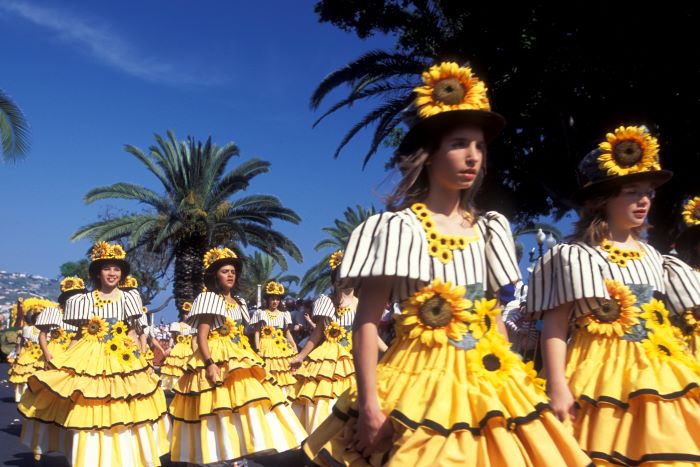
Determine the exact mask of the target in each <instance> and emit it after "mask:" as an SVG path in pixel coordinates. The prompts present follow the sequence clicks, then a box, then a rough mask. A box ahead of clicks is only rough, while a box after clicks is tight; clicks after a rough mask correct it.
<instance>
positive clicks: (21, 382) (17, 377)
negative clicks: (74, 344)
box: [8, 326, 44, 402]
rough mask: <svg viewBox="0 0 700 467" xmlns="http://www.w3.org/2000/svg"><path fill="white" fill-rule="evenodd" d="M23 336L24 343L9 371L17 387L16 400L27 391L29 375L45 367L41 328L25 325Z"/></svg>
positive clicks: (10, 378)
mask: <svg viewBox="0 0 700 467" xmlns="http://www.w3.org/2000/svg"><path fill="white" fill-rule="evenodd" d="M22 338H23V340H24V344H23V345H22V347H21V349H20V351H19V355H18V356H17V358H15V360H14V361H13V362H12V366H11V367H10V370H9V371H8V376H9V381H10V383H11V384H12V385H14V387H15V402H19V401H20V399H21V398H22V394H24V391H26V389H27V381H28V380H29V377H30V376H31V375H33V374H34V373H35V372H36V371H37V370H40V369H43V368H44V353H43V352H42V351H41V347H39V329H38V328H36V327H35V326H24V327H23V328H22Z"/></svg>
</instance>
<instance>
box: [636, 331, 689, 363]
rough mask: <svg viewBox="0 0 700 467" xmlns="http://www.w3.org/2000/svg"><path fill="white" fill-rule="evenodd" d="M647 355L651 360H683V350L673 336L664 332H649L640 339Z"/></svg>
mask: <svg viewBox="0 0 700 467" xmlns="http://www.w3.org/2000/svg"><path fill="white" fill-rule="evenodd" d="M642 346H644V350H645V351H646V354H647V357H649V358H650V359H652V360H655V359H659V360H662V361H666V360H676V359H679V360H684V358H683V356H684V352H683V349H682V348H681V346H680V345H679V344H678V342H676V340H675V338H673V337H671V336H669V335H666V334H656V333H654V332H650V333H649V334H647V338H646V339H644V340H643V341H642Z"/></svg>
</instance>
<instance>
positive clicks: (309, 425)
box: [293, 339, 355, 433]
mask: <svg viewBox="0 0 700 467" xmlns="http://www.w3.org/2000/svg"><path fill="white" fill-rule="evenodd" d="M296 378H297V381H298V382H297V386H296V391H295V392H296V400H295V401H294V405H293V407H294V411H295V412H296V414H297V416H298V417H299V420H301V422H302V424H303V425H304V428H306V431H308V432H309V433H311V432H313V431H314V430H315V429H316V428H318V427H319V425H320V424H321V423H322V422H323V421H324V420H325V419H326V418H328V417H329V416H330V414H331V409H332V408H333V405H335V402H336V400H337V399H338V397H340V395H341V394H343V393H344V392H345V391H346V390H348V389H350V388H351V387H352V385H353V384H354V382H355V365H354V364H353V360H352V355H351V354H350V352H349V351H348V350H347V348H346V347H343V346H342V345H341V344H340V343H338V342H331V341H329V340H327V339H326V340H324V341H323V343H322V344H321V345H320V346H318V347H316V348H315V349H314V350H313V351H312V352H311V353H310V354H309V356H308V357H307V359H306V360H305V361H304V364H303V365H302V367H301V368H300V369H299V371H297V373H296Z"/></svg>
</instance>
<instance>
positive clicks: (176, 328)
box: [168, 321, 182, 332]
mask: <svg viewBox="0 0 700 467" xmlns="http://www.w3.org/2000/svg"><path fill="white" fill-rule="evenodd" d="M168 330H169V331H170V332H182V330H181V329H180V323H179V322H177V321H175V322H173V323H170V326H169V329H168Z"/></svg>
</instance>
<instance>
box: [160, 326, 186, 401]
mask: <svg viewBox="0 0 700 467" xmlns="http://www.w3.org/2000/svg"><path fill="white" fill-rule="evenodd" d="M169 330H170V337H171V338H172V341H173V346H172V347H171V350H170V353H169V354H168V356H167V357H166V358H165V360H164V361H163V363H162V365H161V366H160V377H161V379H162V381H163V389H166V390H170V391H172V389H173V387H174V386H175V385H176V384H177V380H178V378H180V377H181V376H182V375H183V374H184V372H185V368H186V366H187V361H188V360H189V359H190V357H192V340H191V338H190V326H189V325H188V324H187V323H186V322H185V321H184V319H183V320H182V321H176V322H174V323H170V326H169Z"/></svg>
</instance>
